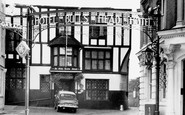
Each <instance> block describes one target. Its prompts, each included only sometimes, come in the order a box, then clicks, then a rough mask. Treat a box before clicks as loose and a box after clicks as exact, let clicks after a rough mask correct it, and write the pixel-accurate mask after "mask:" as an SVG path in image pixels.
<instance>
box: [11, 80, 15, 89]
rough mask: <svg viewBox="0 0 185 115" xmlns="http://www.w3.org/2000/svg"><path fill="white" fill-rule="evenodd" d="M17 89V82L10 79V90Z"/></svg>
mask: <svg viewBox="0 0 185 115" xmlns="http://www.w3.org/2000/svg"><path fill="white" fill-rule="evenodd" d="M15 88H16V80H15V79H10V89H15Z"/></svg>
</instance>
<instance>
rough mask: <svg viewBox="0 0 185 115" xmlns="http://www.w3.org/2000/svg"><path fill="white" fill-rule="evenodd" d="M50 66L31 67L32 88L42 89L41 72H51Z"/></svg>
mask: <svg viewBox="0 0 185 115" xmlns="http://www.w3.org/2000/svg"><path fill="white" fill-rule="evenodd" d="M49 70H50V67H46V66H45V67H43V66H31V67H30V89H40V74H50V72H49Z"/></svg>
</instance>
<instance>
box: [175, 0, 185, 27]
mask: <svg viewBox="0 0 185 115" xmlns="http://www.w3.org/2000/svg"><path fill="white" fill-rule="evenodd" d="M184 6H185V2H184V0H177V22H176V27H179V26H180V27H181V26H182V25H184V24H185V22H184V19H185V14H184V13H185V12H184V11H183V10H185V8H184Z"/></svg>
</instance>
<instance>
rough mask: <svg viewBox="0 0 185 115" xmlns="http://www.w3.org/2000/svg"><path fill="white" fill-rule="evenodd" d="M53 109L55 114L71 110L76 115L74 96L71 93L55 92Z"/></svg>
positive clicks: (76, 105)
mask: <svg viewBox="0 0 185 115" xmlns="http://www.w3.org/2000/svg"><path fill="white" fill-rule="evenodd" d="M54 108H55V109H56V110H57V112H59V111H60V110H71V111H72V112H74V113H76V112H77V109H78V100H77V98H76V94H75V93H74V92H72V91H63V90H59V91H57V93H56V94H55V99H54Z"/></svg>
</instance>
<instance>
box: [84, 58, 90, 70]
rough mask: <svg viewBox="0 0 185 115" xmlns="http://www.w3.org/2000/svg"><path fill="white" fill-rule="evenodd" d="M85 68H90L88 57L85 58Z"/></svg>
mask: <svg viewBox="0 0 185 115" xmlns="http://www.w3.org/2000/svg"><path fill="white" fill-rule="evenodd" d="M85 69H87V70H90V69H91V61H90V60H89V59H86V60H85Z"/></svg>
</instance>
